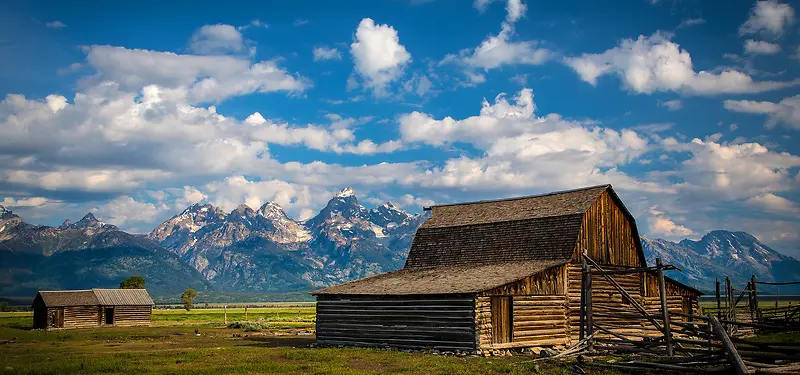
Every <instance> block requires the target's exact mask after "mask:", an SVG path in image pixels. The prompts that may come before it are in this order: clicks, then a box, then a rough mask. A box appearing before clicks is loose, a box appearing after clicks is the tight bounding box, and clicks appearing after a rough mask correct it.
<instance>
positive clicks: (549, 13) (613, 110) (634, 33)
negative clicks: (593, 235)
mask: <svg viewBox="0 0 800 375" xmlns="http://www.w3.org/2000/svg"><path fill="white" fill-rule="evenodd" d="M794 6H795V8H796V7H797V6H796V4H795V5H794ZM797 17H798V15H797V10H796V9H793V7H792V5H790V4H789V3H785V2H781V1H759V2H755V3H754V2H752V1H730V2H725V5H724V6H721V5H720V4H719V3H718V2H711V1H698V0H683V1H678V0H674V1H670V0H660V1H658V0H632V1H627V2H624V3H623V2H619V3H617V6H614V7H609V6H608V5H607V4H606V3H602V2H594V1H575V2H572V1H563V2H559V3H558V4H554V2H547V3H546V4H540V3H538V2H537V3H534V2H532V1H520V0H511V1H507V2H506V1H501V0H475V1H474V3H472V2H469V1H466V0H451V1H447V0H411V1H408V0H406V1H403V0H387V1H382V2H380V1H374V2H365V1H357V2H344V1H343V2H338V1H337V2H328V1H309V2H303V4H291V6H289V2H253V3H239V2H231V3H226V4H225V5H224V6H220V5H219V4H217V5H207V6H198V5H197V4H196V3H195V2H187V3H184V4H181V3H177V2H163V1H159V2H150V1H137V2H88V1H87V2H79V3H78V4H76V3H72V2H53V3H42V2H39V1H25V2H13V3H11V2H0V55H2V56H3V58H2V59H0V97H1V98H2V102H0V205H3V206H6V207H8V208H10V209H12V210H13V211H14V212H16V213H18V214H20V215H21V216H22V217H23V218H24V219H26V220H27V221H29V222H32V223H38V224H49V225H54V224H55V225H57V224H59V223H60V222H61V221H63V220H64V219H65V218H69V219H72V220H76V219H78V218H80V217H81V216H82V215H83V214H84V213H86V212H89V211H90V212H93V213H94V214H95V215H96V216H97V217H99V218H100V219H101V220H104V221H107V222H110V223H113V224H117V225H119V226H120V227H122V228H123V229H126V230H130V231H133V232H146V231H149V230H150V229H152V228H153V227H154V226H155V225H156V224H157V223H159V222H160V221H162V220H164V219H166V218H168V217H170V216H172V215H175V214H176V213H179V212H180V211H181V210H183V209H184V208H185V207H186V206H187V205H189V204H192V203H195V202H201V201H202V202H209V203H212V204H215V205H219V206H221V207H222V208H224V209H225V210H232V209H233V208H235V207H236V206H237V205H239V204H241V203H247V204H248V205H250V206H251V207H254V208H256V207H258V206H260V205H261V204H263V203H264V202H266V201H268V200H275V201H277V202H278V203H280V204H281V205H283V206H284V208H285V209H286V210H287V212H288V213H289V214H290V215H291V216H293V217H295V218H298V219H305V218H308V217H309V216H311V215H313V214H314V213H315V212H316V211H317V210H319V209H320V208H321V207H322V206H323V205H324V204H325V202H326V201H327V200H328V199H329V198H330V196H331V194H333V193H334V192H336V191H338V190H340V189H342V188H344V187H347V186H353V187H354V188H355V190H356V192H357V195H358V196H359V198H360V200H361V201H362V203H364V204H365V205H367V206H373V205H376V204H380V203H382V202H385V201H387V200H391V201H393V202H396V204H398V205H399V206H402V207H404V208H406V209H407V210H409V211H415V212H418V211H419V210H420V208H421V207H422V206H424V205H430V204H433V203H444V202H455V201H465V200H475V199H487V198H500V197H509V196H516V195H528V194H535V193H542V192H548V191H554V190H561V189H571V188H577V187H583V186H589V185H597V184H605V183H611V184H612V185H613V186H614V187H615V189H616V190H617V191H618V192H619V193H620V195H621V196H622V199H623V200H624V201H625V203H626V205H627V206H628V208H629V209H630V210H631V211H632V212H633V214H634V215H635V217H636V219H637V222H638V225H639V227H640V231H641V232H643V233H645V234H646V235H649V236H653V237H663V238H668V239H673V240H674V239H681V238H686V237H688V238H697V237H699V236H702V234H703V233H705V232H707V231H709V230H712V229H729V230H743V231H747V232H750V233H752V234H754V235H756V236H757V237H759V238H760V239H761V240H762V241H765V242H766V243H767V244H769V245H771V246H773V247H775V248H776V249H778V250H780V251H783V252H784V253H787V254H792V255H795V256H797V255H800V237H799V232H800V203H798V202H800V193H798V186H800V173H799V172H798V171H799V170H800V156H799V155H800V143H798V141H797V140H798V139H800V95H798V93H800V26H799V25H798V23H797Z"/></svg>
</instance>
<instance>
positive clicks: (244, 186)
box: [203, 176, 331, 220]
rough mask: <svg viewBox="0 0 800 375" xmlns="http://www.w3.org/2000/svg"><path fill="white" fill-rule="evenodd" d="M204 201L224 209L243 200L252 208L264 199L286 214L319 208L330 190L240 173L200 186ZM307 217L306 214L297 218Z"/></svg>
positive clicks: (255, 207) (259, 205)
mask: <svg viewBox="0 0 800 375" xmlns="http://www.w3.org/2000/svg"><path fill="white" fill-rule="evenodd" d="M203 190H204V191H205V192H206V193H207V194H208V201H209V202H210V203H211V204H213V205H215V206H217V207H220V208H222V209H223V210H226V211H231V210H233V209H235V208H236V207H238V206H239V205H240V204H242V203H244V204H246V205H248V206H249V207H250V208H252V209H254V210H256V209H258V208H259V207H261V205H263V204H264V203H266V202H268V201H274V202H277V203H278V204H280V205H281V207H283V208H284V209H285V210H286V211H287V212H288V213H289V214H294V215H295V216H297V215H300V214H301V213H303V212H305V211H306V210H308V209H312V208H313V209H317V210H318V209H319V207H322V206H324V204H325V202H327V200H328V198H329V197H330V195H331V193H330V192H328V191H325V190H321V189H313V188H311V187H309V186H306V185H302V184H293V183H289V182H286V181H282V180H277V179H272V180H264V181H255V180H251V179H247V178H245V177H244V176H230V177H227V178H225V179H224V180H222V181H219V182H212V183H209V184H208V185H206V186H204V187H203ZM302 219H307V217H304V218H300V220H302Z"/></svg>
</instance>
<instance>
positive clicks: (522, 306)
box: [475, 296, 569, 350]
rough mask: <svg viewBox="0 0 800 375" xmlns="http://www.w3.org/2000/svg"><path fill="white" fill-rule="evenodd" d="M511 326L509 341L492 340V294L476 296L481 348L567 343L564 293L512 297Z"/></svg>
mask: <svg viewBox="0 0 800 375" xmlns="http://www.w3.org/2000/svg"><path fill="white" fill-rule="evenodd" d="M511 298H512V306H513V329H512V339H511V342H510V343H502V344H493V343H492V331H493V329H492V328H493V327H492V316H491V312H492V309H491V297H488V296H480V297H478V298H477V299H476V301H475V302H476V306H475V309H476V311H477V316H476V320H477V324H478V343H479V347H480V349H481V350H491V349H507V348H520V347H533V346H551V345H558V344H566V343H567V342H568V341H569V337H568V332H569V328H568V323H567V311H568V310H567V304H568V301H567V298H566V296H512V297H511Z"/></svg>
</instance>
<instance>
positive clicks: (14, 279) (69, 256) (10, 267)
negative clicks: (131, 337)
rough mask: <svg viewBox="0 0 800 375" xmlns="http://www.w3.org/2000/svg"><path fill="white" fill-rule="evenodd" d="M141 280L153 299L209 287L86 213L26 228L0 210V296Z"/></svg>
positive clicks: (166, 255) (169, 257)
mask: <svg viewBox="0 0 800 375" xmlns="http://www.w3.org/2000/svg"><path fill="white" fill-rule="evenodd" d="M134 274H138V275H142V276H143V277H145V279H147V281H148V283H147V287H148V289H150V290H151V291H152V292H153V293H155V294H167V293H179V292H180V291H182V290H183V289H185V288H195V289H197V290H208V289H210V284H209V283H208V282H207V281H206V280H204V279H203V278H202V276H201V275H200V274H199V273H198V272H197V271H196V270H195V269H194V268H192V267H190V266H189V265H187V264H185V263H184V262H182V261H181V260H180V259H179V258H178V257H177V256H175V255H174V254H172V253H171V252H169V251H167V250H166V249H164V248H163V247H161V246H159V245H158V244H156V243H155V242H153V241H150V240H148V239H146V238H143V237H141V236H135V235H131V234H128V233H125V232H123V231H121V230H119V228H117V227H116V226H114V225H111V224H106V223H103V222H100V221H98V220H97V218H95V217H94V215H92V214H91V213H89V214H87V215H86V216H84V217H83V218H82V219H81V220H79V221H77V222H75V223H71V222H69V220H66V221H65V222H64V224H62V225H60V226H58V227H49V226H43V225H31V224H28V223H26V222H24V221H23V220H22V219H21V218H20V217H19V216H17V215H15V214H14V213H12V212H11V211H9V210H7V209H5V208H3V207H2V206H0V295H33V294H35V293H36V291H37V290H42V289H44V290H46V289H86V288H92V287H116V286H117V285H119V282H120V281H121V280H122V279H124V278H126V277H129V276H131V275H134Z"/></svg>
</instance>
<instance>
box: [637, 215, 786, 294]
mask: <svg viewBox="0 0 800 375" xmlns="http://www.w3.org/2000/svg"><path fill="white" fill-rule="evenodd" d="M642 247H643V248H644V252H645V257H646V258H647V262H648V264H654V263H655V258H657V257H661V258H662V259H663V260H664V262H665V263H668V264H673V265H676V266H678V267H679V268H681V269H682V270H683V272H671V273H670V276H671V277H673V278H675V279H677V280H679V281H681V282H684V283H686V284H688V285H691V286H694V287H696V288H698V289H700V290H705V291H713V290H714V284H715V280H716V279H720V280H723V279H724V278H725V276H730V277H731V279H732V280H734V281H739V282H741V281H747V280H749V279H750V276H751V275H756V278H757V280H759V281H767V282H785V281H798V280H800V261H798V260H797V259H795V258H792V257H790V256H786V255H783V254H781V253H779V252H777V251H775V250H773V249H772V248H770V247H769V246H766V245H764V244H763V243H761V242H760V241H759V240H758V239H757V238H755V237H754V236H752V235H750V234H748V233H745V232H730V231H725V230H715V231H711V232H709V233H707V234H706V235H704V236H703V237H702V238H701V239H700V240H698V241H692V240H688V239H686V240H682V241H680V242H677V243H676V242H671V241H667V240H663V239H650V238H647V237H642ZM762 289H765V290H772V289H774V288H771V287H766V288H762ZM781 290H782V292H783V293H784V294H785V293H800V288H797V287H784V288H783V289H781Z"/></svg>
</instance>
